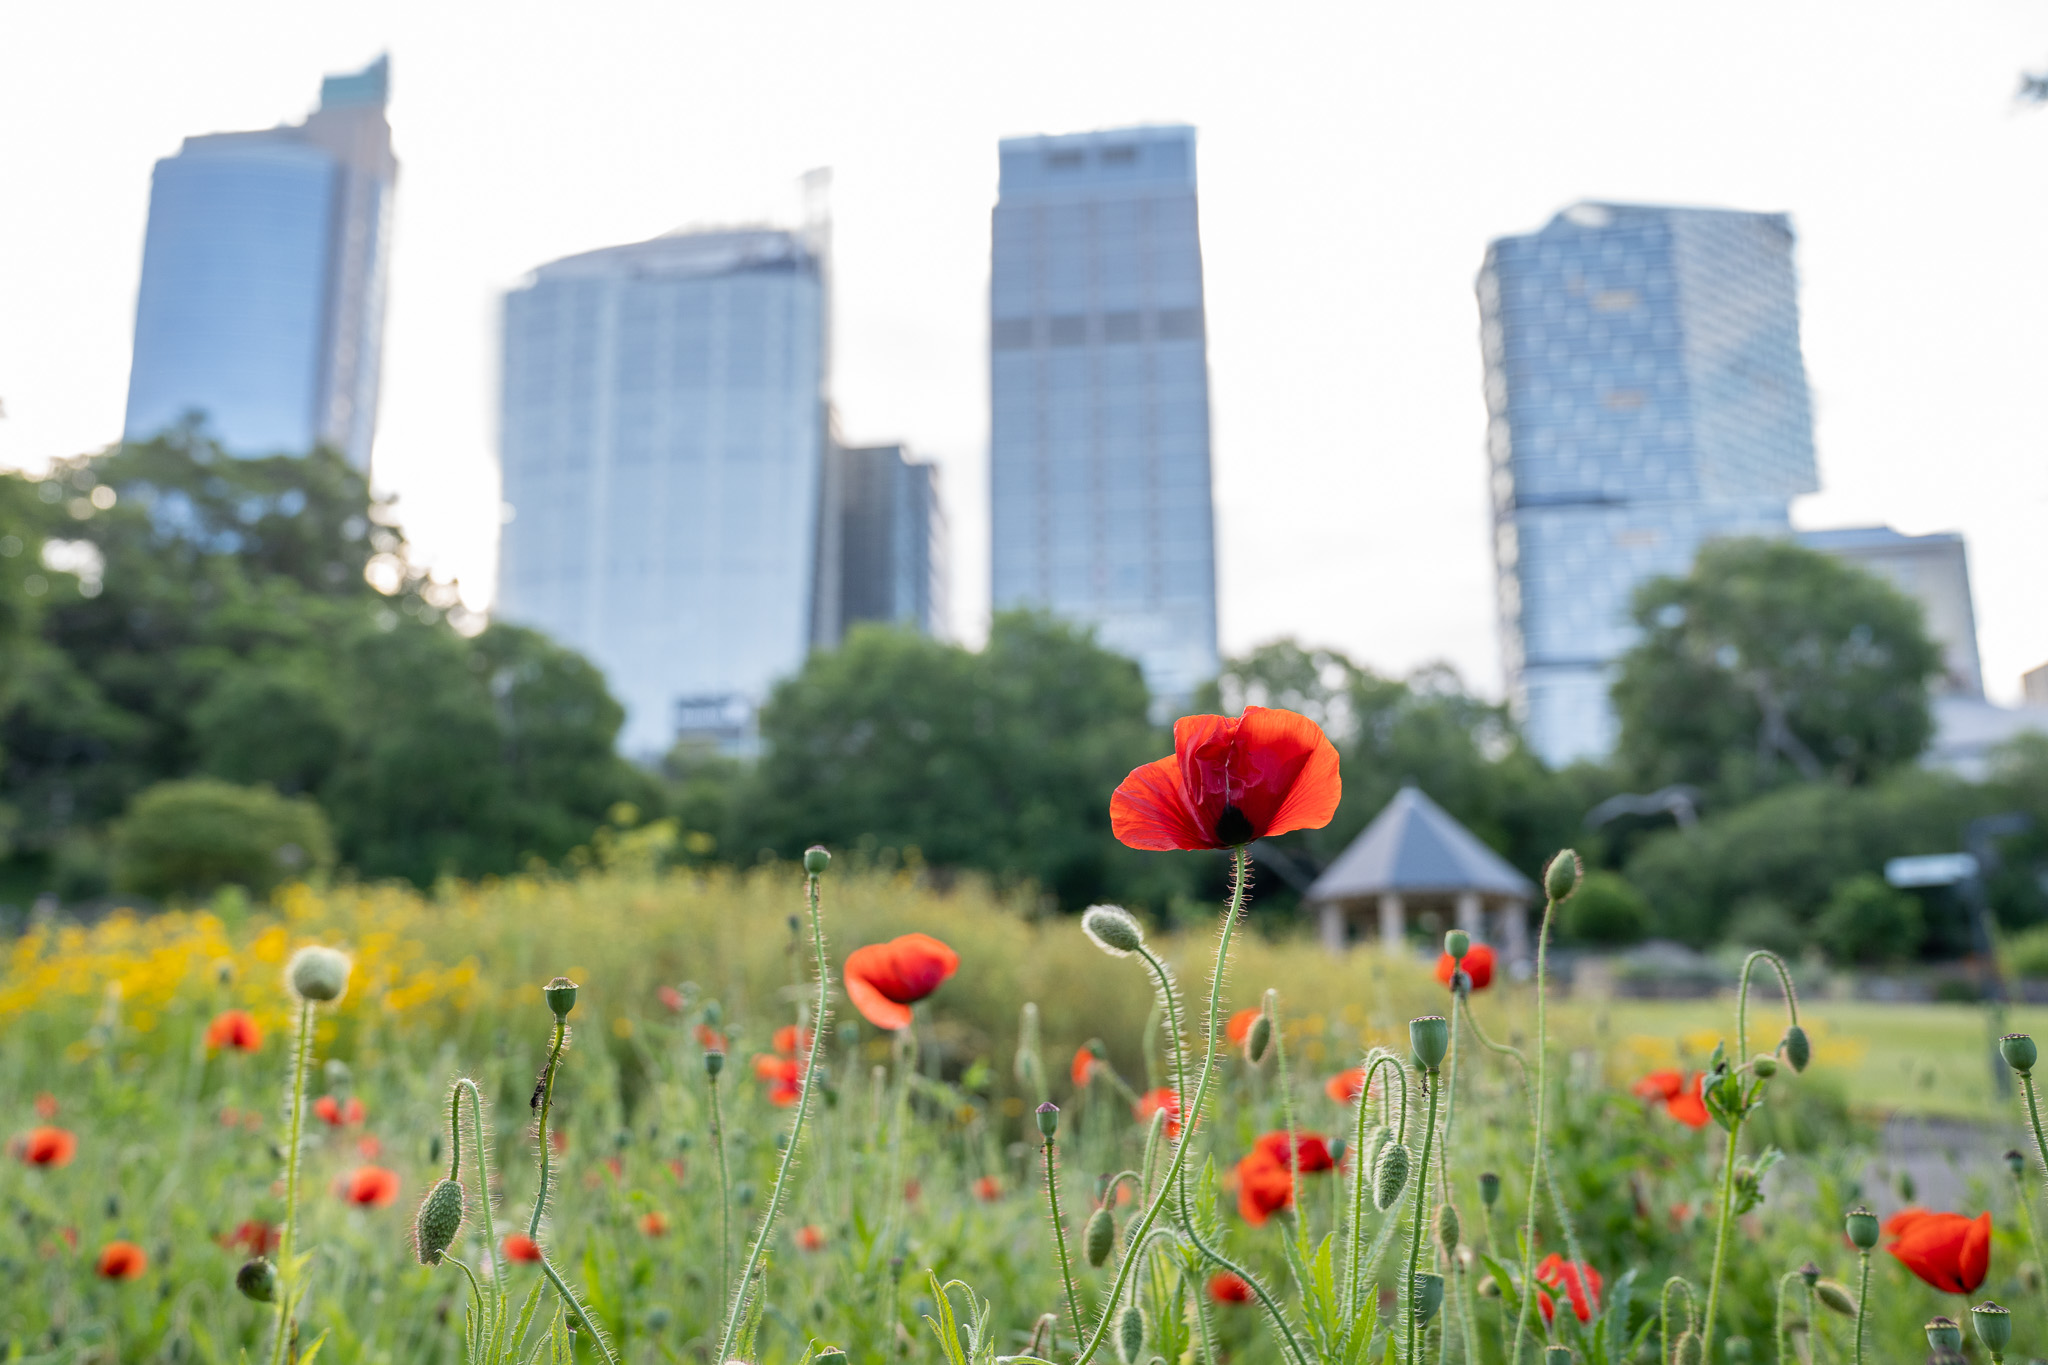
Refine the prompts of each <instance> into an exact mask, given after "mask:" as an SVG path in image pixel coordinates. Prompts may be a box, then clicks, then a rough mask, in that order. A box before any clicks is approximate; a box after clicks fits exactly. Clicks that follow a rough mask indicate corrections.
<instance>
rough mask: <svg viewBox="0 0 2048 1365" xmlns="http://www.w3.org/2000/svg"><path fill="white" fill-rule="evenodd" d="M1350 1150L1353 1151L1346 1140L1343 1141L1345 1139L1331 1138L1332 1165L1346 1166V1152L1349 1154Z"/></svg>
mask: <svg viewBox="0 0 2048 1365" xmlns="http://www.w3.org/2000/svg"><path fill="white" fill-rule="evenodd" d="M1350 1150H1351V1144H1349V1143H1348V1142H1346V1141H1344V1139H1343V1138H1331V1139H1330V1164H1331V1165H1332V1166H1342V1165H1343V1164H1344V1153H1346V1152H1348V1151H1350Z"/></svg>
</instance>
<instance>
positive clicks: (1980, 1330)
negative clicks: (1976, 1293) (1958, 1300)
mask: <svg viewBox="0 0 2048 1365" xmlns="http://www.w3.org/2000/svg"><path fill="white" fill-rule="evenodd" d="M1970 1321H1971V1322H1972V1323H1974V1324H1975V1325H1976V1328H1977V1340H1979V1341H1981V1342H1983V1343H1984V1349H1985V1350H1987V1351H1989V1352H1991V1358H1992V1359H1993V1360H1996V1359H1997V1358H1998V1357H1999V1356H2001V1355H2004V1354H2005V1348H2006V1347H2008V1346H2010V1345H2012V1314H2011V1313H2009V1312H2007V1311H2006V1310H2005V1309H2003V1308H2000V1307H1999V1306H1998V1305H1997V1304H1995V1303H1993V1302H1992V1301H1991V1300H1989V1299H1986V1300H1984V1302H1982V1303H1980V1304H1978V1305H1977V1306H1976V1307H1975V1308H1972V1309H1971V1310H1970Z"/></svg>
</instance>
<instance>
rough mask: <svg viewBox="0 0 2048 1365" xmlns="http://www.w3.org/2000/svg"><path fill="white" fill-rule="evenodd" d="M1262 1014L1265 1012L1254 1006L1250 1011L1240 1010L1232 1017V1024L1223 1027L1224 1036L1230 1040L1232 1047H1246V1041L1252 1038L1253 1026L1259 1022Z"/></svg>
mask: <svg viewBox="0 0 2048 1365" xmlns="http://www.w3.org/2000/svg"><path fill="white" fill-rule="evenodd" d="M1261 1013H1263V1011H1261V1010H1260V1009H1259V1007H1258V1006H1256V1005H1254V1006H1252V1007H1251V1008H1250V1009H1248V1010H1239V1011H1238V1012H1237V1013H1236V1014H1233V1015H1231V1016H1230V1022H1229V1023H1228V1024H1226V1025H1224V1027H1223V1036H1224V1037H1226V1038H1228V1039H1229V1040H1230V1045H1231V1046H1232V1047H1243V1046H1244V1040H1245V1039H1246V1038H1249V1037H1250V1036H1251V1032H1252V1025H1253V1024H1256V1023H1258V1022H1259V1015H1260V1014H1261Z"/></svg>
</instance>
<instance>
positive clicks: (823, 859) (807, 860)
mask: <svg viewBox="0 0 2048 1365" xmlns="http://www.w3.org/2000/svg"><path fill="white" fill-rule="evenodd" d="M830 866H832V855H831V854H830V853H827V852H826V851H825V846H824V845H823V844H812V845H811V846H810V847H809V848H807V849H805V850H804V871H806V872H808V873H810V874H811V875H812V876H813V877H816V876H818V875H820V874H821V873H823V872H824V870H825V869H826V868H828V867H830ZM839 1358H840V1360H842V1361H844V1360H845V1359H846V1352H844V1351H841V1352H840V1353H839ZM819 1365H824V1357H823V1356H822V1355H820V1356H819Z"/></svg>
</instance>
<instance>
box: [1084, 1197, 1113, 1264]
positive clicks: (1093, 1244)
mask: <svg viewBox="0 0 2048 1365" xmlns="http://www.w3.org/2000/svg"><path fill="white" fill-rule="evenodd" d="M1115 1246H1116V1215H1115V1214H1113V1213H1111V1212H1110V1211H1109V1206H1108V1205H1107V1204H1105V1205H1103V1206H1102V1207H1101V1208H1099V1209H1097V1210H1095V1212H1093V1213H1091V1214H1089V1215H1088V1226H1087V1227H1086V1228H1083V1229H1082V1231H1081V1251H1082V1254H1083V1255H1085V1256H1086V1257H1087V1258H1088V1264H1089V1265H1092V1266H1095V1267H1097V1268H1098V1269H1099V1268H1100V1267H1101V1266H1102V1264H1103V1263H1104V1262H1105V1261H1107V1260H1108V1259H1109V1253H1110V1251H1111V1250H1112V1249H1113V1248H1114V1247H1115Z"/></svg>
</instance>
